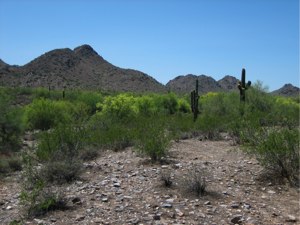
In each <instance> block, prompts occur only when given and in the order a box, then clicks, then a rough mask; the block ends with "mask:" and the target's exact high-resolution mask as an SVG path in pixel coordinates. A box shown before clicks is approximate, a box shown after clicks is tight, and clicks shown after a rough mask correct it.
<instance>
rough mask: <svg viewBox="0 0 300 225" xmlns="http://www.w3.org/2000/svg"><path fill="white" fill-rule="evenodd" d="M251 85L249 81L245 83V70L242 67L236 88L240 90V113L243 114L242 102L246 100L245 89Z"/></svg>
mask: <svg viewBox="0 0 300 225" xmlns="http://www.w3.org/2000/svg"><path fill="white" fill-rule="evenodd" d="M250 86H251V81H248V82H247V84H246V70H245V69H244V68H243V69H242V75H241V80H240V81H239V84H238V88H239V90H240V102H241V103H243V104H241V115H242V116H243V115H244V103H245V101H246V90H247V89H248V88H249V87H250Z"/></svg>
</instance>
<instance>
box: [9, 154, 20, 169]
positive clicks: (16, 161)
mask: <svg viewBox="0 0 300 225" xmlns="http://www.w3.org/2000/svg"><path fill="white" fill-rule="evenodd" d="M7 161H8V165H9V168H10V170H11V171H20V170H22V159H21V158H20V157H18V156H14V157H10V158H8V160H7Z"/></svg>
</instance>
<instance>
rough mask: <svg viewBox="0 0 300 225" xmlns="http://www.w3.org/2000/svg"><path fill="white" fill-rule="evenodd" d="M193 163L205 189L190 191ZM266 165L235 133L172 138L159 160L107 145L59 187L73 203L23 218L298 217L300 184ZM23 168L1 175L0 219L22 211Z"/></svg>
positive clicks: (58, 223) (181, 220)
mask: <svg viewBox="0 0 300 225" xmlns="http://www.w3.org/2000/svg"><path fill="white" fill-rule="evenodd" d="M194 168H198V170H199V171H201V173H202V174H203V176H204V177H206V185H207V187H206V189H207V193H206V194H205V195H204V196H196V195H195V194H194V193H192V192H188V191H185V187H187V186H188V184H187V183H186V178H189V177H191V176H192V174H193V173H192V171H193V169H194ZM263 173H264V171H263V169H262V167H261V166H260V165H259V164H258V163H257V161H256V160H255V159H253V158H249V156H247V155H245V154H244V153H243V152H241V151H240V149H239V147H238V146H233V145H232V143H231V141H200V140H199V139H188V140H181V141H179V142H174V143H173V144H172V148H171V150H170V156H169V158H168V159H167V160H166V161H165V163H164V164H162V165H161V164H152V163H151V162H149V161H148V160H147V159H145V158H142V157H140V156H139V155H137V154H136V153H135V152H134V151H133V149H131V148H128V149H126V150H125V151H122V152H113V151H106V152H103V154H102V155H101V156H100V157H99V158H97V159H96V160H94V161H90V162H87V163H85V170H84V173H83V174H82V179H81V180H80V181H76V182H73V183H72V184H68V185H64V186H60V187H59V189H60V190H62V192H63V193H64V195H65V197H66V199H67V202H68V206H69V209H67V210H65V211H53V212H50V213H48V214H47V215H45V216H42V217H40V218H34V219H28V220H24V224H53V225H54V224H55V225H62V224H70V225H71V224H300V216H299V189H297V188H292V187H290V186H289V185H288V184H282V183H281V184H280V183H278V182H276V180H274V179H271V178H272V177H271V176H269V177H267V178H270V179H263V178H264V176H262V174H263ZM162 174H164V175H165V176H168V175H170V178H171V181H172V185H171V186H170V187H166V186H165V185H164V182H163V181H162V179H161V178H162ZM21 176H22V175H21V173H16V174H13V176H10V177H8V178H6V179H4V180H2V181H0V205H1V206H0V207H1V208H0V223H1V224H9V222H10V221H12V220H14V219H19V218H21V217H22V212H23V210H22V207H21V206H20V205H19V193H20V184H19V183H20V180H21Z"/></svg>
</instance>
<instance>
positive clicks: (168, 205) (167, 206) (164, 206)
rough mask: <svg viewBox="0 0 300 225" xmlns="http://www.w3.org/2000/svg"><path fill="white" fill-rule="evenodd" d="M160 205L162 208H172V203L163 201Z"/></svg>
mask: <svg viewBox="0 0 300 225" xmlns="http://www.w3.org/2000/svg"><path fill="white" fill-rule="evenodd" d="M162 207H163V208H168V209H170V208H172V207H173V206H172V204H170V203H164V204H162Z"/></svg>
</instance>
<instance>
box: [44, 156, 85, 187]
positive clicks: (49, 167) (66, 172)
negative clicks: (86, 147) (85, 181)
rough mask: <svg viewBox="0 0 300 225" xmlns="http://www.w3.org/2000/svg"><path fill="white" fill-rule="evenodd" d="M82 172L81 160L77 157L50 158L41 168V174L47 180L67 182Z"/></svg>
mask: <svg viewBox="0 0 300 225" xmlns="http://www.w3.org/2000/svg"><path fill="white" fill-rule="evenodd" d="M81 172H82V162H81V161H80V160H79V159H77V158H72V159H70V158H68V157H66V158H64V159H59V160H50V161H48V162H46V163H45V164H44V165H43V167H42V170H41V174H42V175H43V176H44V179H45V180H46V181H47V182H51V183H58V184H63V183H66V182H67V183H69V182H71V181H74V180H77V179H78V178H79V176H80V173H81Z"/></svg>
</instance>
